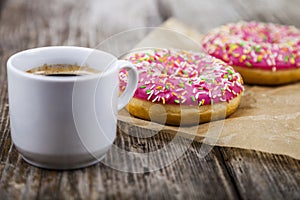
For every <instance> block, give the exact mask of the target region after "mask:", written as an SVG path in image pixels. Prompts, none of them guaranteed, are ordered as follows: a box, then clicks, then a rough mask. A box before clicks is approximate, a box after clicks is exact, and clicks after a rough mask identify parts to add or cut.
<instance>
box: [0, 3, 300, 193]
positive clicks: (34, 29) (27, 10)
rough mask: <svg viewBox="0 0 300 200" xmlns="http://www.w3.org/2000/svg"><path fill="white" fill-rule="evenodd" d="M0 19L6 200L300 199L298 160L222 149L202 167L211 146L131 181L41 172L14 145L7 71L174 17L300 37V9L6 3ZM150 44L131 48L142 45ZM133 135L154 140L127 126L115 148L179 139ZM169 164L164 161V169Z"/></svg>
mask: <svg viewBox="0 0 300 200" xmlns="http://www.w3.org/2000/svg"><path fill="white" fill-rule="evenodd" d="M0 13H1V16H0V62H1V67H0V199H183V198H184V199H300V186H299V185H300V162H299V161H298V160H295V159H292V158H290V157H287V156H282V155H271V154H267V153H262V152H256V151H251V150H241V149H235V148H221V147H214V148H213V149H212V151H211V152H210V153H209V154H208V155H207V156H206V157H204V158H201V157H200V156H199V155H200V148H201V146H202V145H203V144H201V143H198V142H193V143H192V145H191V147H190V148H189V149H188V150H187V151H186V152H185V154H184V155H183V156H181V157H180V158H179V159H178V160H176V161H175V162H173V163H172V164H170V165H168V166H165V167H163V168H161V169H159V170H156V171H153V172H149V171H148V168H147V166H141V167H143V170H144V173H128V172H124V171H119V170H116V169H113V168H111V167H109V166H106V165H104V164H102V163H99V164H96V165H94V166H91V167H88V168H85V169H81V170H73V171H51V170H44V169H40V168H36V167H32V166H30V165H28V164H27V163H26V162H24V161H23V160H22V159H21V157H20V155H19V154H18V152H17V151H16V149H15V148H14V146H13V145H12V142H11V138H10V127H9V116H8V111H9V107H8V97H7V78H6V61H7V59H8V57H9V56H10V55H12V54H13V53H15V52H17V51H20V50H24V49H28V48H33V47H41V46H49V45H76V46H85V47H95V46H97V45H98V44H99V43H100V42H101V41H103V40H105V39H107V38H108V37H110V36H112V35H114V34H117V33H120V32H121V31H126V30H129V29H132V28H136V27H150V26H151V27H153V26H159V25H160V24H161V23H162V22H163V21H165V20H166V19H168V18H169V17H176V18H177V19H179V20H180V21H182V22H184V23H186V24H188V25H190V26H192V27H194V28H195V29H197V30H198V31H200V32H202V33H205V32H206V31H208V30H209V29H211V28H213V27H216V26H218V25H221V24H223V23H227V22H232V21H238V20H259V21H268V22H277V23H282V24H292V25H295V26H296V27H298V28H300V1H298V0H265V1H264V0H252V1H243V0H209V1H198V0H189V1H183V0H177V1H171V0H163V1H160V0H143V1H135V0H123V1H116V0H113V1H104V0H77V1H72V0H52V1H45V0H44V1H43V0H6V1H5V0H1V2H0ZM142 37H144V35H139V37H137V38H135V40H132V41H124V45H134V43H135V42H138V41H139V40H140V39H141V38H142ZM129 133H130V135H129ZM132 133H134V135H137V136H138V135H143V134H153V133H151V131H149V130H145V129H142V128H138V127H134V126H131V125H128V124H124V123H121V122H119V123H118V134H117V139H116V141H115V145H117V146H118V147H120V148H122V149H125V150H127V151H131V152H139V153H147V152H152V151H155V150H157V149H158V148H161V147H163V146H165V145H166V144H168V142H169V141H170V140H171V139H172V136H171V135H169V134H168V133H167V132H163V131H162V132H158V133H157V134H156V135H155V136H153V137H151V138H141V137H134V136H131V135H132ZM299 134H300V133H299ZM174 153H175V152H168V154H169V155H170V156H172V154H174ZM119 156H122V155H119ZM167 156H168V155H167ZM111 159H113V158H111ZM121 160H122V159H121ZM163 160H164V157H158V158H157V159H156V161H155V162H157V163H160V162H162V161H163ZM123 162H124V163H126V158H125V157H124V158H123ZM121 164H122V163H121Z"/></svg>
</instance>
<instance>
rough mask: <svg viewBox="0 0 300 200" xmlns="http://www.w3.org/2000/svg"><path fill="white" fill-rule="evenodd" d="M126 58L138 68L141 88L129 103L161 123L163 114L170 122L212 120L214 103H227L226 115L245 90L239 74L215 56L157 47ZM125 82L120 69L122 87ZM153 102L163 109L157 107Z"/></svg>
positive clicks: (130, 108)
mask: <svg viewBox="0 0 300 200" xmlns="http://www.w3.org/2000/svg"><path fill="white" fill-rule="evenodd" d="M126 59H127V60H129V61H130V62H132V63H133V64H134V65H135V66H136V67H137V69H138V71H139V83H138V88H137V90H136V92H135V95H134V98H133V99H132V100H131V102H130V103H129V104H128V105H127V109H128V111H129V112H130V113H131V114H132V115H134V116H136V117H139V118H142V119H147V120H150V118H151V120H154V121H158V122H160V120H159V119H161V118H162V116H163V115H164V117H163V118H164V119H165V121H164V123H167V124H173V125H180V124H195V123H199V120H200V123H201V122H208V121H211V107H212V106H211V105H212V104H219V103H225V104H226V105H227V107H226V106H224V109H226V110H223V111H224V112H225V111H227V116H228V115H230V114H231V113H233V112H234V111H235V110H236V109H237V107H238V105H239V102H240V98H241V93H242V91H243V86H242V79H241V76H240V74H239V73H237V72H235V71H234V69H233V68H232V67H230V66H229V65H227V64H226V63H224V62H222V61H221V60H219V59H216V58H214V57H212V56H209V55H206V54H202V53H194V52H189V51H183V50H173V49H154V50H149V51H147V52H139V53H133V54H130V55H128V56H127V57H126ZM126 83H127V75H126V71H121V72H120V87H121V90H123V89H124V88H125V85H126ZM153 105H161V106H163V107H164V109H161V107H160V109H155V108H156V107H155V106H154V107H153ZM182 110H184V113H183V111H182ZM220 113H221V111H220ZM183 114H185V115H187V116H190V117H184V116H183ZM186 118H189V120H186ZM199 118H200V119H199ZM156 119H157V120H156ZM184 119H185V120H186V121H184Z"/></svg>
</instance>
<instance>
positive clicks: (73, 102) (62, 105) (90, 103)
mask: <svg viewBox="0 0 300 200" xmlns="http://www.w3.org/2000/svg"><path fill="white" fill-rule="evenodd" d="M44 64H48V65H49V64H72V65H73V64H77V65H80V66H89V67H92V68H95V69H97V70H100V71H101V73H99V74H92V75H86V76H73V77H53V76H41V75H34V74H30V73H27V72H26V71H27V70H29V69H32V68H35V67H38V66H42V65H44ZM122 68H125V69H126V70H127V71H128V85H127V87H126V89H125V91H124V92H123V93H122V95H121V96H119V70H120V69H122ZM7 76H8V92H9V112H10V126H11V137H12V141H13V143H14V145H15V147H16V148H17V150H18V151H19V152H20V154H21V155H22V157H23V158H24V160H26V161H27V162H28V163H30V164H33V165H35V166H39V167H43V168H49V169H75V168H81V167H86V166H89V165H92V164H94V163H97V162H99V161H100V160H101V159H102V158H103V157H104V156H105V153H106V152H107V151H108V149H109V148H110V146H111V145H112V143H113V141H114V139H115V137H116V127H117V112H118V110H120V109H122V108H123V107H124V106H125V105H126V104H127V103H128V102H129V101H130V99H131V98H132V96H133V94H134V92H135V89H136V86H137V82H138V74H137V71H136V68H135V67H134V66H133V65H132V64H131V63H129V62H127V61H124V60H118V59H117V58H116V57H114V56H113V55H111V54H108V53H106V52H102V51H99V50H95V49H89V48H83V47H70V46H53V47H41V48H35V49H29V50H26V51H22V52H19V53H16V54H14V55H12V56H11V57H10V58H9V59H8V62H7Z"/></svg>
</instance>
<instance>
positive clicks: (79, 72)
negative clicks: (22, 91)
mask: <svg viewBox="0 0 300 200" xmlns="http://www.w3.org/2000/svg"><path fill="white" fill-rule="evenodd" d="M26 72H27V73H30V74H35V75H42V76H63V77H64V76H83V75H90V74H97V73H100V71H99V70H97V69H94V68H91V67H88V66H79V65H76V64H74V65H72V64H51V65H50V64H49V65H48V64H44V65H42V66H39V67H35V68H32V69H30V70H27V71H26Z"/></svg>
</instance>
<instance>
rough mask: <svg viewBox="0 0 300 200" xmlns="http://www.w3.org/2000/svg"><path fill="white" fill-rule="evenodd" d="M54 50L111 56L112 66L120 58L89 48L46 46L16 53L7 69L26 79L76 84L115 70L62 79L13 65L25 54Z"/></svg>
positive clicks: (8, 61)
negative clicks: (41, 74)
mask: <svg viewBox="0 0 300 200" xmlns="http://www.w3.org/2000/svg"><path fill="white" fill-rule="evenodd" d="M53 49H58V50H64V49H65V50H66V51H70V50H78V51H85V52H88V53H89V55H91V54H92V53H93V52H98V53H100V54H104V55H106V56H109V57H111V58H112V62H111V63H110V65H111V64H113V63H115V62H116V61H117V60H118V58H117V57H116V56H114V55H112V54H110V53H107V52H105V51H101V50H98V49H93V48H88V47H80V46H45V47H37V48H31V49H26V50H23V51H19V52H17V53H14V54H13V55H11V56H10V57H9V58H8V60H7V69H10V70H11V71H13V72H14V73H16V74H18V75H20V76H23V77H25V78H29V79H34V80H40V81H50V82H74V81H84V80H90V79H94V78H99V76H105V75H108V74H110V73H112V71H113V69H114V68H110V69H109V70H105V71H104V72H101V73H99V74H89V75H88V76H70V77H62V76H60V77H55V76H38V75H36V74H30V73H27V72H26V71H23V70H21V69H19V68H18V67H16V66H15V65H13V60H14V59H16V58H18V57H20V56H23V55H24V54H27V53H36V52H39V51H47V50H53ZM116 69H117V68H116Z"/></svg>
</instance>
